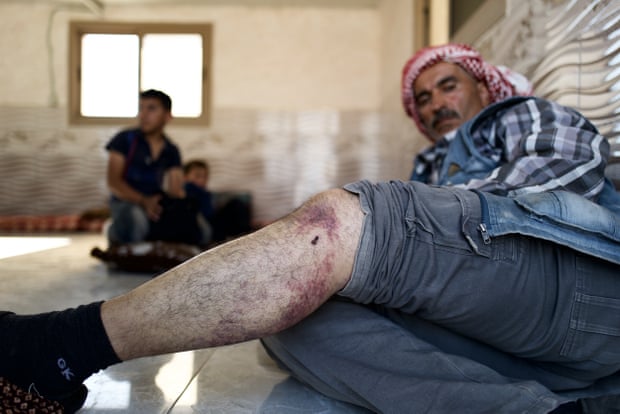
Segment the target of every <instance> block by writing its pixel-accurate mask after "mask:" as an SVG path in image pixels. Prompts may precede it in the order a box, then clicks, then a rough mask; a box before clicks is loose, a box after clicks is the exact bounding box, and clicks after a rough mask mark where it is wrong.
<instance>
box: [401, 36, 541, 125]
mask: <svg viewBox="0 0 620 414" xmlns="http://www.w3.org/2000/svg"><path fill="white" fill-rule="evenodd" d="M439 62H450V63H454V64H457V65H459V66H460V67H461V68H462V69H463V70H465V71H466V72H467V73H469V74H470V75H471V76H472V77H473V78H474V79H476V80H477V81H482V82H484V83H485V85H486V87H487V89H488V90H489V97H490V99H491V103H494V102H499V101H501V100H503V99H506V98H509V97H511V96H517V95H531V94H532V93H533V90H532V84H531V83H530V82H529V81H528V80H527V79H526V78H525V77H524V76H523V75H521V74H520V73H517V72H513V71H511V70H510V69H508V68H506V67H504V66H493V65H491V64H489V63H487V62H485V61H484V60H483V59H482V56H481V55H480V53H478V51H476V50H475V49H473V48H472V47H471V46H468V45H464V44H457V43H450V44H447V45H442V46H434V47H426V48H424V49H421V50H419V51H418V52H417V53H416V54H415V55H414V56H413V57H412V58H411V59H409V61H408V62H407V63H406V64H405V67H404V68H403V77H402V100H403V106H404V107H405V112H407V115H409V116H410V117H411V118H413V120H414V121H415V123H416V125H417V126H418V129H419V130H420V131H421V132H422V133H423V134H425V135H428V133H427V131H426V128H425V127H424V125H423V124H422V122H421V121H420V117H419V115H418V111H417V108H416V104H415V99H414V91H413V84H414V82H415V80H416V79H417V78H418V76H419V75H420V73H422V72H423V71H425V70H426V69H428V68H430V67H431V66H433V65H435V64H437V63H439Z"/></svg>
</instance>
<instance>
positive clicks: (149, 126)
mask: <svg viewBox="0 0 620 414" xmlns="http://www.w3.org/2000/svg"><path fill="white" fill-rule="evenodd" d="M170 118H171V115H170V112H169V111H167V110H166V109H165V108H164V106H163V105H162V104H161V102H159V100H158V99H155V98H141V99H140V108H139V111H138V122H139V123H140V129H141V130H142V132H143V133H145V134H152V133H159V132H161V131H163V129H164V126H165V125H166V123H167V122H168V121H169V120H170Z"/></svg>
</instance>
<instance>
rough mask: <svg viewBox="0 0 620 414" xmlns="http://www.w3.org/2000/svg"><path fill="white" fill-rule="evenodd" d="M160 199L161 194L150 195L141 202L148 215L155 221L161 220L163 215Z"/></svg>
mask: <svg viewBox="0 0 620 414" xmlns="http://www.w3.org/2000/svg"><path fill="white" fill-rule="evenodd" d="M159 200H161V195H159V194H156V195H153V196H149V197H144V198H143V199H142V201H141V202H140V206H142V208H143V209H144V211H146V215H147V216H148V218H149V219H151V220H153V221H157V220H159V217H160V216H161V210H162V208H161V205H160V204H159Z"/></svg>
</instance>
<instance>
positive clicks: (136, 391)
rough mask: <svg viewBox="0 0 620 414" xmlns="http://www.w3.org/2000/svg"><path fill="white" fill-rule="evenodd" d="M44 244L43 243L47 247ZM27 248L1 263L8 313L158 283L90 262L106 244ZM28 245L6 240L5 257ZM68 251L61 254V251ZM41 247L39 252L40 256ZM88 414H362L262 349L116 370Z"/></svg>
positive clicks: (108, 373)
mask: <svg viewBox="0 0 620 414" xmlns="http://www.w3.org/2000/svg"><path fill="white" fill-rule="evenodd" d="M39 242H43V244H42V246H39V244H40V243H39ZM65 242H66V240H65V241H63V240H59V239H53V240H49V241H44V240H42V239H40V238H37V239H36V240H30V241H26V242H25V244H26V245H30V246H31V247H33V248H32V250H37V248H46V247H48V246H47V245H48V244H49V247H50V248H49V249H47V250H42V251H41V250H39V251H37V252H35V253H28V254H22V255H19V256H14V257H9V258H4V259H0V309H4V310H12V311H15V312H19V313H32V312H42V311H48V310H55V309H62V308H66V307H71V306H76V305H79V304H81V303H87V302H92V301H95V300H104V299H107V298H110V297H112V296H114V295H118V294H120V293H123V292H125V291H127V290H129V289H131V288H132V287H134V286H137V285H139V284H141V283H143V282H145V281H147V280H149V279H150V277H148V276H141V275H132V274H127V273H119V272H108V270H107V269H106V267H105V266H103V265H102V264H100V263H99V262H98V261H96V260H95V259H92V258H91V257H90V256H89V252H90V249H91V248H92V247H94V246H96V245H99V246H100V247H103V246H104V245H105V243H104V240H103V238H102V237H100V236H94V235H75V236H71V237H70V240H69V243H68V244H67V243H65ZM23 245H24V240H23V239H22V240H20V239H14V238H11V239H6V238H0V253H5V254H3V255H2V256H4V255H6V252H7V251H8V250H9V247H13V248H16V247H19V248H20V249H21V248H23ZM54 246H60V247H54ZM34 247H37V248H34ZM86 384H87V386H88V388H89V396H88V400H87V401H86V405H85V407H84V409H83V410H82V411H80V412H81V413H92V414H95V413H96V414H105V413H125V412H126V413H175V414H176V413H179V414H181V413H209V414H211V413H222V414H229V413H231V414H234V413H304V414H311V413H362V412H366V411H365V410H360V409H357V408H355V407H352V406H350V405H346V404H344V403H340V402H337V401H334V400H330V399H328V398H326V397H323V396H322V395H320V394H318V393H316V392H314V391H313V390H311V389H309V388H307V387H305V386H303V385H302V384H300V383H299V382H297V381H295V380H293V379H291V378H290V377H289V376H288V375H287V374H286V373H285V372H284V371H281V370H280V369H279V368H278V367H277V366H276V365H275V363H274V362H272V361H271V359H270V358H269V357H268V356H267V354H266V353H265V352H264V351H263V349H262V348H261V346H260V344H259V343H258V342H257V341H253V342H249V343H245V344H239V345H234V346H229V347H222V348H216V349H207V350H201V351H195V352H184V353H178V354H173V355H165V356H161V357H156V358H144V359H139V360H135V361H130V362H126V363H124V364H119V365H115V366H113V367H110V368H108V369H106V370H105V371H102V372H100V373H98V374H96V375H94V376H92V377H90V378H89V379H88V380H87V382H86Z"/></svg>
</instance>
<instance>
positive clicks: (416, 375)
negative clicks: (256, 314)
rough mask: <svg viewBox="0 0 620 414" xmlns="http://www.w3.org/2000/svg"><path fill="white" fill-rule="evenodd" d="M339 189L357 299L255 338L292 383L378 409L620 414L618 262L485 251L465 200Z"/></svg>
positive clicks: (521, 240) (350, 294)
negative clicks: (571, 408) (353, 245)
mask: <svg viewBox="0 0 620 414" xmlns="http://www.w3.org/2000/svg"><path fill="white" fill-rule="evenodd" d="M346 189H348V190H349V191H351V192H354V193H356V194H359V196H360V204H361V206H362V210H363V211H364V213H365V215H366V217H365V220H364V228H363V235H362V239H361V243H360V246H359V250H358V254H357V257H356V262H355V266H354V271H353V275H352V278H351V281H350V282H349V284H348V285H347V286H346V287H345V288H344V289H343V291H342V292H340V295H341V296H343V297H347V298H350V300H352V301H354V302H356V303H343V302H330V303H328V304H326V305H325V306H324V307H323V308H321V309H320V310H319V311H318V312H317V313H316V314H314V315H313V316H311V317H310V318H308V319H307V320H305V321H303V322H302V323H300V324H299V325H298V326H296V327H293V328H291V329H290V330H288V331H285V332H283V333H281V334H279V335H276V336H274V337H270V338H266V339H265V340H264V342H265V344H266V346H267V348H268V349H269V350H270V351H271V352H272V354H273V355H274V356H275V357H276V358H277V359H278V360H279V361H280V362H282V363H283V364H284V365H285V366H286V367H288V368H289V369H290V370H291V371H292V372H293V373H294V374H295V376H297V377H298V378H300V379H301V380H302V381H304V382H306V383H308V384H310V385H312V386H313V387H315V388H316V389H318V390H319V391H321V392H323V393H325V394H327V395H329V396H332V397H334V398H337V399H340V400H343V401H348V402H351V403H354V404H357V405H360V406H363V407H366V408H369V409H371V410H373V411H378V412H389V413H390V412H395V413H399V412H415V413H417V412H420V413H422V412H429V413H448V412H471V413H538V412H540V413H544V412H548V411H550V410H552V409H553V408H555V407H557V406H558V405H560V404H562V403H564V402H566V401H570V400H574V399H576V398H586V397H591V398H593V397H600V396H605V397H604V398H598V399H596V400H594V399H590V400H588V401H586V404H585V405H586V407H595V406H596V407H598V408H592V409H591V410H590V411H591V412H606V413H607V412H614V411H613V409H618V410H619V411H620V408H618V407H619V406H618V402H620V400H618V399H617V398H615V397H607V396H613V395H617V394H620V379H619V378H617V377H616V376H615V375H614V374H615V373H617V372H618V370H620V342H619V341H620V335H618V334H617V331H618V327H620V308H615V309H614V304H617V303H620V302H619V301H620V281H618V280H617V277H618V274H619V273H620V269H619V268H618V266H615V265H612V264H610V263H606V262H602V261H600V260H596V259H592V258H590V257H587V256H584V255H580V254H577V253H575V252H573V251H572V250H570V249H567V248H563V247H561V246H557V245H554V244H551V243H548V242H545V241H541V240H536V239H532V238H528V237H522V236H517V235H515V236H505V237H500V238H495V239H493V240H492V241H491V243H490V244H487V243H485V242H484V240H483V239H482V236H481V234H480V233H479V232H478V230H477V226H478V224H479V223H480V215H481V212H480V204H479V200H478V196H477V195H476V194H474V193H472V192H468V191H462V190H457V189H448V188H434V187H429V186H425V185H422V184H418V183H411V182H410V183H402V182H392V183H382V184H377V185H373V184H370V183H368V182H360V183H355V184H352V185H349V186H347V187H346ZM584 297H587V298H589V300H588V301H589V303H587V304H586V305H584V303H583V298H584ZM597 298H599V299H600V300H599V299H597ZM362 304H365V305H366V306H362ZM594 326H596V327H598V328H597V329H589V328H591V327H594ZM597 404H598V406H597ZM603 406H605V407H606V408H604V409H603V410H604V411H600V410H599V408H600V407H603ZM610 410H611V411H610Z"/></svg>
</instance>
